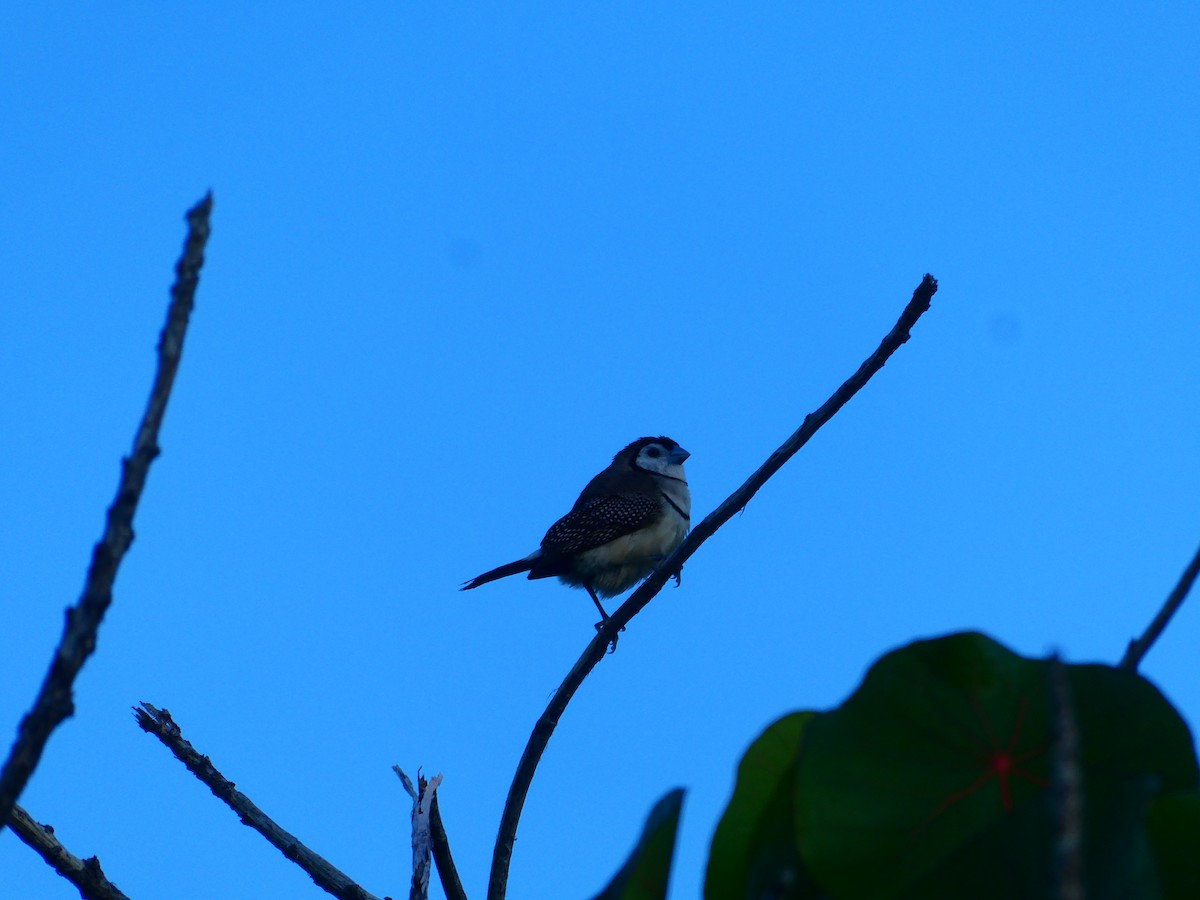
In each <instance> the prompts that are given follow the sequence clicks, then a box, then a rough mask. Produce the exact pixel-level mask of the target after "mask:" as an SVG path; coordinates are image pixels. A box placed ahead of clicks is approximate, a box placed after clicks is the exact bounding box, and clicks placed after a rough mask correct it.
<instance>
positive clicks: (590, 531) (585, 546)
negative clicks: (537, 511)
mask: <svg viewBox="0 0 1200 900" xmlns="http://www.w3.org/2000/svg"><path fill="white" fill-rule="evenodd" d="M661 515H662V498H661V497H660V496H659V495H658V494H604V495H602V496H599V497H591V498H589V499H587V500H584V501H583V502H581V503H577V504H576V505H575V508H574V509H572V510H571V511H570V512H569V513H567V514H566V515H565V516H563V517H562V518H561V519H559V520H558V521H557V522H555V523H554V524H553V525H551V526H550V530H549V531H547V532H546V536H545V537H544V538H542V550H543V552H544V553H546V555H547V556H554V557H562V556H573V555H575V554H577V553H583V552H584V551H585V550H591V549H592V548H593V547H599V546H601V545H602V544H607V543H608V542H609V541H613V540H616V539H617V538H619V537H621V536H622V535H626V534H630V533H632V532H634V531H638V530H640V529H642V528H645V527H647V526H649V525H652V524H654V521H655V519H657V518H658V517H659V516H661Z"/></svg>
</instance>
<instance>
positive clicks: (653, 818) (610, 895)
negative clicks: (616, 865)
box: [596, 788, 683, 900]
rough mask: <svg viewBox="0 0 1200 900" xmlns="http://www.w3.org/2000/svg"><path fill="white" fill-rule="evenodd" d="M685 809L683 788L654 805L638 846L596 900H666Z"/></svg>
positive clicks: (677, 789)
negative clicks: (676, 833) (676, 843)
mask: <svg viewBox="0 0 1200 900" xmlns="http://www.w3.org/2000/svg"><path fill="white" fill-rule="evenodd" d="M682 806H683V788H676V789H675V790H673V791H671V792H670V793H668V794H667V795H666V796H665V797H663V798H662V799H661V800H659V801H658V803H656V804H655V805H654V809H652V810H651V811H650V815H649V816H648V817H647V819H646V827H645V828H644V829H643V830H642V836H641V838H640V839H639V840H638V842H637V846H636V847H634V848H633V852H632V853H631V854H630V855H629V859H628V860H627V861H626V862H625V865H623V866H622V867H621V871H619V872H618V873H617V874H616V876H615V877H614V878H613V880H612V881H611V882H610V883H609V885H608V887H606V888H605V889H604V890H603V891H601V892H600V893H599V894H597V895H596V900H665V898H666V896H667V882H668V880H669V878H670V875H671V858H672V857H673V856H674V854H675V832H676V831H677V830H678V828H679V811H680V809H681V807H682Z"/></svg>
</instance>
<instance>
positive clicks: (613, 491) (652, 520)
mask: <svg viewBox="0 0 1200 900" xmlns="http://www.w3.org/2000/svg"><path fill="white" fill-rule="evenodd" d="M690 455H691V454H690V453H688V452H687V451H686V450H684V449H683V448H682V447H680V446H679V445H678V444H677V443H675V442H674V441H673V440H671V439H670V438H669V437H644V438H638V440H636V441H634V442H633V443H632V444H630V445H629V446H627V447H625V448H624V449H623V450H621V452H620V453H618V454H617V455H616V456H614V457H613V461H612V465H610V466H609V467H608V468H607V469H605V470H604V471H603V472H601V473H600V474H599V475H597V476H596V477H595V478H593V479H592V480H591V481H589V482H588V485H587V487H585V488H584V489H583V493H581V494H580V495H579V499H578V500H576V501H575V505H574V506H573V507H571V511H570V512H569V513H567V514H566V515H565V516H563V517H562V518H561V519H559V520H558V521H557V522H555V523H554V524H553V525H551V526H550V530H549V531H547V532H546V536H545V537H544V538H542V544H541V546H540V547H538V549H537V550H535V551H533V553H530V554H529V555H528V556H526V557H523V558H522V559H518V560H516V561H514V562H510V563H508V564H507V565H503V566H498V567H497V568H495V569H492V570H490V571H488V572H484V573H483V574H482V575H479V576H477V577H475V578H472V579H471V580H470V581H468V582H466V583H465V584H464V585H463V586H462V590H464V591H469V590H471V589H472V588H477V587H479V586H480V585H481V584H487V583H488V582H489V581H495V580H496V579H497V578H504V577H506V576H508V575H516V574H518V573H520V572H528V573H529V575H528V576H527V577H529V578H550V577H551V576H557V577H558V579H559V580H560V581H562V582H563V583H564V584H569V585H571V586H573V587H582V588H583V589H584V590H586V591H587V592H588V595H589V596H590V597H591V598H592V602H593V603H595V604H596V609H598V610H600V618H601V621H600V622H599V623H598V624H597V625H596V627H597V628H599V627H600V626H601V625H603V624H604V621H606V620H607V619H608V613H606V612H605V611H604V607H603V606H601V605H600V597H613V596H615V595H617V594H620V593H621V592H622V591H625V590H626V589H628V588H630V587H632V586H633V585H635V584H637V582H639V581H641V580H642V579H643V578H645V577H646V576H647V575H649V574H650V573H651V571H653V569H654V567H655V566H656V565H657V564H658V563H659V562H660V561H661V560H662V559H664V558H665V557H666V556H668V555H669V554H670V553H671V552H672V551H673V550H674V549H675V548H676V547H678V546H679V545H680V544H681V543H682V542H683V539H684V536H686V535H687V533H688V529H689V528H690V527H691V515H692V495H691V492H690V491H689V490H688V483H687V475H686V474H685V473H684V471H683V463H684V461H685V460H687V458H688V457H689V456H690Z"/></svg>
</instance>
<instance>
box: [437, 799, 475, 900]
mask: <svg viewBox="0 0 1200 900" xmlns="http://www.w3.org/2000/svg"><path fill="white" fill-rule="evenodd" d="M429 824H430V826H431V827H432V828H433V861H434V863H435V864H436V865H437V870H438V879H439V880H440V881H441V882H442V891H443V892H445V894H446V900H467V892H466V891H465V890H463V886H462V879H460V878H459V877H458V867H457V866H455V865H454V857H453V856H451V855H450V837H449V835H447V834H446V826H445V825H444V824H443V823H442V811H441V809H440V808H439V804H438V797H437V794H434V795H433V814H432V815H431V816H430V820H429Z"/></svg>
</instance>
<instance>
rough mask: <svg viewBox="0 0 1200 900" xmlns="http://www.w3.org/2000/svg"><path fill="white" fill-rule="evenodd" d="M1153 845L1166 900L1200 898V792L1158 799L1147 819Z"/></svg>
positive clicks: (1153, 803) (1181, 792)
mask: <svg viewBox="0 0 1200 900" xmlns="http://www.w3.org/2000/svg"><path fill="white" fill-rule="evenodd" d="M1146 825H1147V828H1148V829H1149V831H1150V845H1151V848H1152V850H1153V853H1154V859H1155V861H1156V862H1157V863H1158V871H1159V873H1160V875H1161V876H1162V884H1163V896H1164V897H1166V898H1167V900H1195V898H1197V897H1200V792H1197V791H1176V792H1174V793H1170V794H1163V795H1162V796H1159V797H1156V798H1155V799H1154V800H1153V801H1152V802H1151V803H1150V809H1149V810H1148V812H1147V815H1146Z"/></svg>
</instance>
